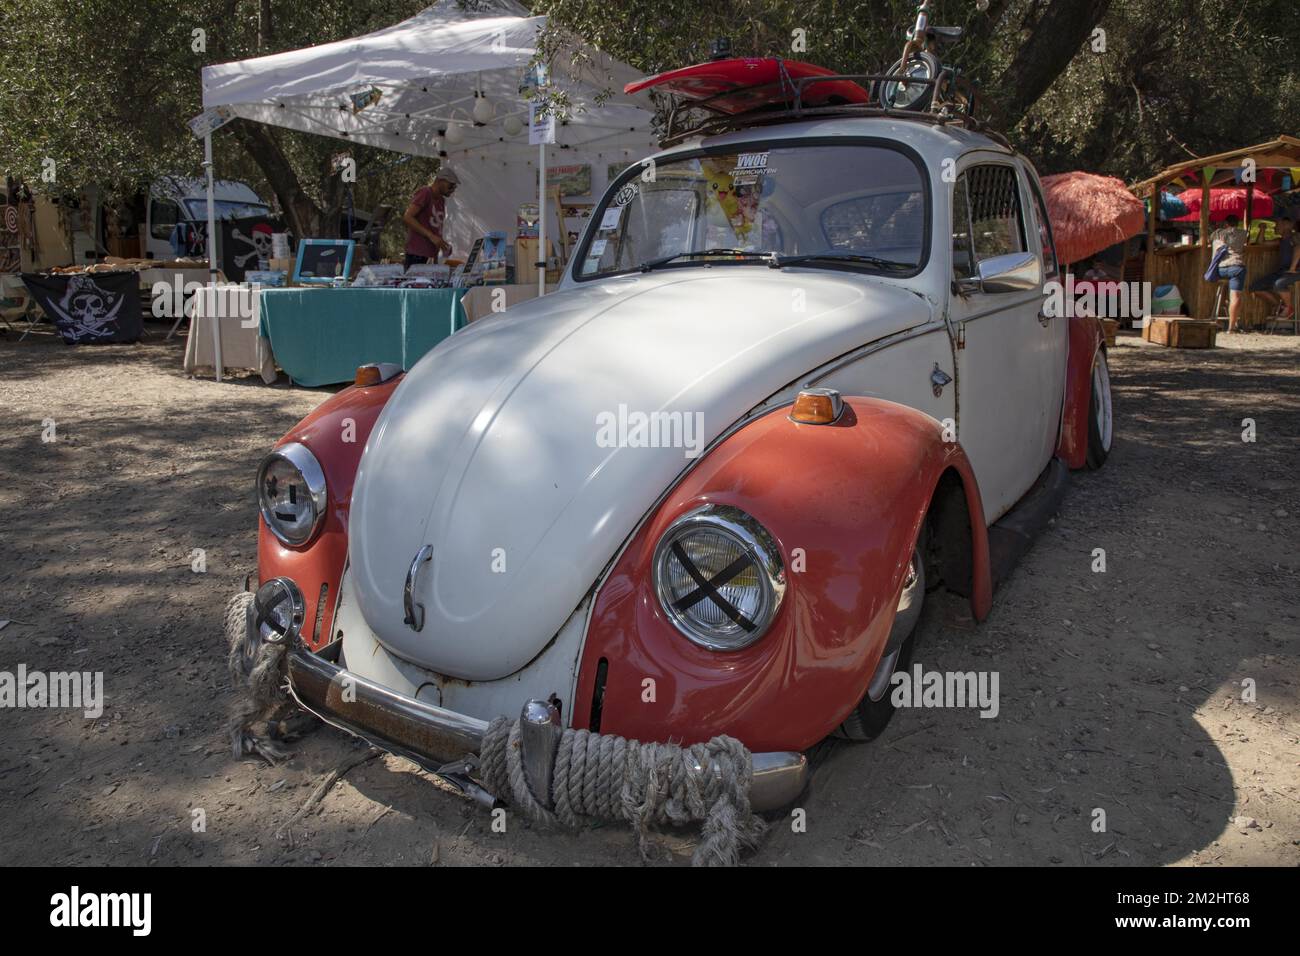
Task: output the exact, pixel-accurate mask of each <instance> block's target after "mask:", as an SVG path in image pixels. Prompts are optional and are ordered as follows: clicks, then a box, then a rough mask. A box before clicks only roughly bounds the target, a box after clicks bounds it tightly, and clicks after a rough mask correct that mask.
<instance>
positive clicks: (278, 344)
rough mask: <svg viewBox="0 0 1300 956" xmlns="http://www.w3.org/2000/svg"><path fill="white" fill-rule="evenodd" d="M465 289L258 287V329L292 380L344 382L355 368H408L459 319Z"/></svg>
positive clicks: (462, 317) (461, 320)
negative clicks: (381, 364) (387, 365)
mask: <svg viewBox="0 0 1300 956" xmlns="http://www.w3.org/2000/svg"><path fill="white" fill-rule="evenodd" d="M464 294H465V290H464V289H365V288H361V289H264V290H263V291H262V296H261V301H260V303H259V305H260V307H261V332H262V335H264V336H266V337H267V338H268V339H270V340H271V351H272V352H273V353H274V354H275V361H276V364H277V365H279V366H280V368H282V369H284V370H285V372H287V373H288V374H289V377H290V378H292V379H293V380H294V382H296V383H297V384H299V385H307V386H315V385H332V384H335V383H338V382H350V381H352V379H353V378H354V377H355V376H356V371H357V366H358V365H365V364H366V363H367V362H395V363H397V364H398V365H400V366H402V368H404V369H409V368H410V367H411V366H412V365H414V364H415V363H416V362H418V361H419V360H420V358H421V356H423V355H424V353H426V352H428V351H429V350H430V349H431V348H433V347H434V346H435V345H437V344H438V343H439V342H441V341H442V340H443V339H445V338H446V337H447V336H449V335H451V333H452V332H454V331H456V330H457V329H459V328H461V327H462V326H464V324H465V313H464V311H463V310H462V309H461V306H460V298H461V296H462V295H464Z"/></svg>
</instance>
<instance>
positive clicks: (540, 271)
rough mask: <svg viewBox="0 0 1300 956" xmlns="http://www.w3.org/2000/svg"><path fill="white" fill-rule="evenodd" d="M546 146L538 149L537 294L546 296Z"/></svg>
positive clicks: (547, 259) (543, 145)
mask: <svg viewBox="0 0 1300 956" xmlns="http://www.w3.org/2000/svg"><path fill="white" fill-rule="evenodd" d="M546 252H547V249H546V144H545V143H540V144H538V147H537V259H538V262H539V263H540V264H539V265H538V267H537V294H538V295H539V296H541V295H546V263H547V262H548V261H549V260H550V256H548V255H547V254H546Z"/></svg>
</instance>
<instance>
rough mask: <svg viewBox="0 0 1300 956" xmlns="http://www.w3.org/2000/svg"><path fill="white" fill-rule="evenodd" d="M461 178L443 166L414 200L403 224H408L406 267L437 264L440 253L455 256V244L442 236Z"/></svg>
mask: <svg viewBox="0 0 1300 956" xmlns="http://www.w3.org/2000/svg"><path fill="white" fill-rule="evenodd" d="M459 185H460V178H459V177H457V175H456V173H455V171H454V170H451V169H448V168H446V167H443V168H442V169H439V170H438V173H437V175H436V176H434V178H433V182H432V183H431V184H430V185H428V186H421V187H420V188H419V189H417V190H416V191H415V194H414V195H413V196H412V197H411V204H410V205H409V206H407V207H406V212H405V214H403V216H402V222H404V223H405V224H406V268H408V269H409V268H410V267H411V266H412V265H415V264H416V263H424V262H437V261H438V254H439V253H441V254H442V257H443V258H444V259H445V258H447V256H449V255H451V243H450V242H448V241H447V240H446V239H444V238H443V236H442V229H443V224H444V223H445V222H446V219H447V197H448V196H450V195H451V194H452V193H454V192H455V191H456V187H457V186H459Z"/></svg>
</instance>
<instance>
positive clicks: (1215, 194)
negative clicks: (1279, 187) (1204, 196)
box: [1173, 188, 1273, 222]
mask: <svg viewBox="0 0 1300 956" xmlns="http://www.w3.org/2000/svg"><path fill="white" fill-rule="evenodd" d="M1178 198H1179V199H1181V200H1182V201H1183V205H1184V206H1186V207H1187V212H1186V214H1184V215H1182V216H1176V217H1174V220H1173V221H1174V222H1199V221H1200V218H1201V191H1200V190H1199V189H1196V188H1192V189H1187V190H1184V191H1183V192H1181V193H1179V196H1178ZM1229 215H1232V216H1236V217H1237V218H1238V219H1243V218H1245V216H1246V190H1244V189H1211V190H1210V222H1222V221H1223V220H1224V219H1226V218H1227V217H1228V216H1229ZM1272 215H1273V197H1272V196H1270V195H1268V194H1267V193H1265V192H1263V191H1261V190H1258V189H1257V190H1256V191H1255V198H1254V200H1253V201H1252V202H1251V206H1250V217H1251V218H1252V219H1267V218H1269V217H1270V216H1272Z"/></svg>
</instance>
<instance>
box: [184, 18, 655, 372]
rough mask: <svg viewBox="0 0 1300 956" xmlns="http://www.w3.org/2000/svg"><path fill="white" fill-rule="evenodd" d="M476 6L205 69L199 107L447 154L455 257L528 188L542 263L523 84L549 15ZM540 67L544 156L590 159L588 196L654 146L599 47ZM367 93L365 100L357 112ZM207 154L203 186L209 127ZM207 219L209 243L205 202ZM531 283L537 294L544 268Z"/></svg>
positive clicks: (510, 215) (534, 155) (539, 159)
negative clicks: (550, 124)
mask: <svg viewBox="0 0 1300 956" xmlns="http://www.w3.org/2000/svg"><path fill="white" fill-rule="evenodd" d="M476 6H477V9H476V10H474V11H466V10H462V9H461V8H460V7H459V6H458V5H457V3H456V2H455V0H439V2H437V3H435V4H434V5H433V6H431V7H428V8H427V9H425V10H424V11H422V12H421V13H419V14H417V15H416V16H414V17H412V18H410V19H409V20H404V21H402V22H401V23H398V24H395V25H394V26H391V27H387V28H385V29H383V30H377V31H375V32H374V33H369V34H366V35H365V36H361V37H356V38H354V39H351V40H340V41H337V42H335V43H324V44H321V45H320V46H314V47H306V48H304V49H301V50H291V51H288V52H285V53H276V54H272V55H271V56H263V57H256V58H253V59H249V60H240V61H237V62H234V63H222V64H218V65H215V66H207V67H204V68H203V105H204V108H205V109H208V110H211V109H222V110H224V111H227V112H228V113H229V114H231V115H233V116H236V117H242V118H244V119H249V120H255V121H257V122H260V123H269V124H272V125H275V126H282V127H286V128H288V129H295V130H301V131H303V132H308V133H317V134H320V135H322V136H333V137H336V138H338V139H343V140H346V141H348V142H352V143H363V144H365V145H368V146H377V147H381V148H384V149H390V150H397V151H400V152H405V153H413V154H416V155H420V156H436V155H439V154H440V152H443V153H445V154H446V156H445V159H444V162H446V163H447V164H449V165H450V166H451V167H452V168H453V169H455V170H456V172H457V175H458V176H459V178H460V182H461V186H460V188H459V189H458V190H457V192H456V195H455V197H454V199H453V200H452V202H451V203H449V205H448V216H447V223H448V225H447V238H448V240H449V241H450V242H451V243H452V245H453V246H454V247H456V249H458V250H460V251H462V252H463V251H464V250H466V249H467V248H468V246H469V245H470V243H471V242H472V241H473V239H474V238H476V237H478V236H481V235H483V233H485V232H487V231H489V230H490V229H500V228H503V227H510V226H513V224H514V217H515V213H516V210H517V207H518V205H519V202H520V200H521V199H524V198H525V197H529V196H531V194H532V193H533V192H534V191H536V193H537V197H538V204H539V209H540V211H541V220H540V222H539V233H540V235H539V242H538V246H539V249H540V250H541V254H542V255H545V252H546V249H547V242H546V232H545V230H546V228H547V212H546V205H545V204H546V188H545V168H546V165H547V158H546V157H547V150H548V147H547V146H546V145H539V146H530V145H529V105H528V100H527V99H526V98H525V96H524V94H523V89H524V88H525V84H526V79H527V73H528V69H527V68H528V65H529V63H530V61H531V60H532V59H533V57H534V55H535V54H536V52H537V41H538V33H539V31H540V30H541V29H542V28H543V27H544V26H545V25H546V17H533V16H529V14H528V11H527V10H526V9H524V8H523V7H522V6H520V5H519V4H517V3H515V2H513V0H488V2H485V3H478V4H476ZM548 66H549V83H550V86H551V88H552V90H555V91H561V92H563V93H564V94H565V96H566V97H567V100H568V103H569V108H568V110H567V112H566V114H565V115H564V116H562V117H561V118H560V120H559V122H557V124H556V128H555V137H554V143H553V145H551V146H550V147H549V149H550V150H551V151H552V157H553V158H554V155H555V153H556V152H558V153H559V154H560V155H561V159H560V160H559V161H560V162H561V163H563V164H565V165H568V164H586V163H589V164H590V165H591V167H592V193H593V199H594V198H595V197H596V196H598V195H599V194H600V193H601V192H602V191H603V189H604V187H605V186H606V185H607V184H608V180H607V174H606V171H607V169H608V167H609V166H610V165H613V164H621V165H626V164H628V163H631V162H634V161H636V160H638V159H640V158H642V157H644V156H646V155H648V154H649V153H650V152H652V151H653V149H654V145H655V143H654V136H653V133H652V131H651V116H652V113H651V111H650V109H649V108H648V107H649V102H648V100H644V99H640V98H632V97H628V96H625V95H624V94H623V93H622V89H623V86H624V84H626V83H628V82H630V81H632V80H634V79H636V78H638V76H639V74H637V73H636V71H634V70H633V69H632V68H631V67H629V66H627V65H626V64H623V63H619V62H618V61H616V60H612V59H610V58H609V57H606V56H605V55H604V54H602V53H600V51H598V50H596V49H594V48H591V47H586V46H583V47H581V48H577V49H563V50H560V51H557V52H556V54H555V55H554V56H553V57H552V58H551V62H550V63H549V64H548ZM610 91H613V92H612V95H611V93H610ZM376 92H377V93H378V98H377V99H375V93H376ZM367 94H369V97H368V99H369V100H370V102H369V105H365V106H363V107H361V108H360V109H357V108H355V105H356V103H357V102H358V98H363V99H362V101H365V99H366V98H367V97H366V95H367ZM480 97H485V98H486V103H485V104H479V102H478V101H479V99H480ZM602 97H604V98H603V99H602ZM476 105H477V106H478V109H477V119H476V109H475V107H476ZM205 150H206V161H207V164H208V173H209V181H211V179H212V166H211V158H212V157H211V134H210V133H209V134H208V136H207V137H206V142H205ZM208 218H209V225H208V233H209V235H215V224H214V223H213V222H212V219H213V216H212V203H211V200H209V214H208ZM538 283H539V290H540V291H544V289H545V270H544V269H542V270H539V276H538ZM219 360H220V353H219V352H218V361H219Z"/></svg>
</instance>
